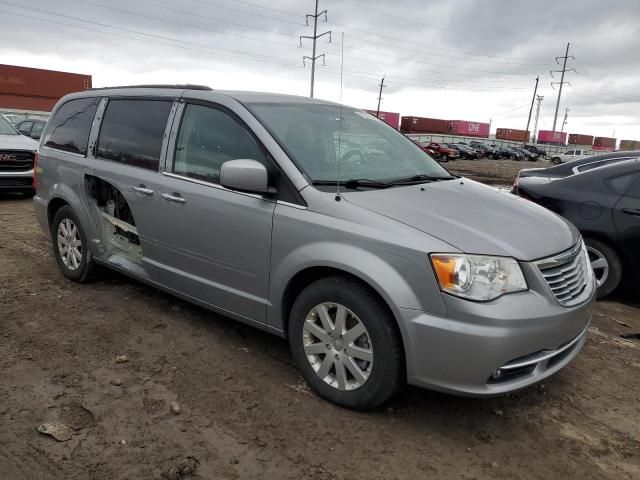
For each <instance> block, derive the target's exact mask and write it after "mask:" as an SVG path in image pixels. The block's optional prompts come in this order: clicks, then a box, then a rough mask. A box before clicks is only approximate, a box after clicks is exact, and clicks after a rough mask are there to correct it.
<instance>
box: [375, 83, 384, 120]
mask: <svg viewBox="0 0 640 480" xmlns="http://www.w3.org/2000/svg"><path fill="white" fill-rule="evenodd" d="M384 77H386V75H383V76H382V81H381V82H380V85H378V86H379V87H380V93H378V109H377V110H376V117H380V102H381V101H382V89H383V88H384V86H385V85H384Z"/></svg>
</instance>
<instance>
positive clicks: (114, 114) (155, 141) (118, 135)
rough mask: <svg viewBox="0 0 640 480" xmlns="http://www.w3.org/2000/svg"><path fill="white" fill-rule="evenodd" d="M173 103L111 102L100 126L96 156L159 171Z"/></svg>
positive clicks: (160, 101) (154, 101) (147, 101)
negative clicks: (164, 137) (163, 139)
mask: <svg viewBox="0 0 640 480" xmlns="http://www.w3.org/2000/svg"><path fill="white" fill-rule="evenodd" d="M171 104H172V102H171V101H169V100H133V99H132V100H120V99H118V100H109V103H108V104H107V109H106V111H105V114H104V119H103V120H102V126H101V127H100V135H99V137H98V150H97V152H98V154H97V156H98V157H100V158H104V159H107V160H113V161H115V162H120V163H126V164H127V165H132V166H134V167H140V168H146V169H148V170H158V165H159V163H160V151H161V149H162V138H163V136H164V131H165V128H166V125H167V119H168V118H169V111H170V110H171Z"/></svg>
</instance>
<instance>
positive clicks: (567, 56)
mask: <svg viewBox="0 0 640 480" xmlns="http://www.w3.org/2000/svg"><path fill="white" fill-rule="evenodd" d="M569 45H570V44H569V43H567V50H566V51H565V52H564V57H556V63H558V64H559V63H560V62H558V59H559V58H562V59H563V62H562V70H552V71H550V72H549V74H550V75H551V77H553V73H554V72H562V76H561V77H560V81H559V82H551V87H553V85H554V84H556V85H560V88H559V89H558V101H557V102H556V113H555V114H554V116H553V131H554V132H555V131H556V122H557V121H558V109H559V108H560V97H561V96H562V87H563V86H564V84H565V83H569V82H565V81H564V74H565V73H566V71H567V60H568V59H569V58H573V59H574V60H575V58H574V57H573V56H572V55H569ZM570 70H573V71H574V72H575V69H574V68H572V69H570ZM569 85H570V84H569Z"/></svg>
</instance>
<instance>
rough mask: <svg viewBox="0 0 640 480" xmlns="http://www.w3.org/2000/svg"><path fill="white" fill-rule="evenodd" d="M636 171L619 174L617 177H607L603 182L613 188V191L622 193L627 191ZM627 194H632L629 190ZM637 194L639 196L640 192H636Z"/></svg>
mask: <svg viewBox="0 0 640 480" xmlns="http://www.w3.org/2000/svg"><path fill="white" fill-rule="evenodd" d="M636 175H637V174H636V173H627V174H625V175H619V176H617V177H611V178H607V179H606V180H605V183H606V184H607V186H608V187H609V188H610V189H611V190H613V191H614V192H616V193H618V194H620V195H624V192H626V191H627V189H628V188H629V185H631V182H633V180H634V179H635V178H636ZM629 195H631V196H634V195H632V194H631V192H629ZM638 196H640V192H638Z"/></svg>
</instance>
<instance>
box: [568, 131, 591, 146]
mask: <svg viewBox="0 0 640 480" xmlns="http://www.w3.org/2000/svg"><path fill="white" fill-rule="evenodd" d="M569 145H593V135H581V134H579V133H572V134H571V135H569Z"/></svg>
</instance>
